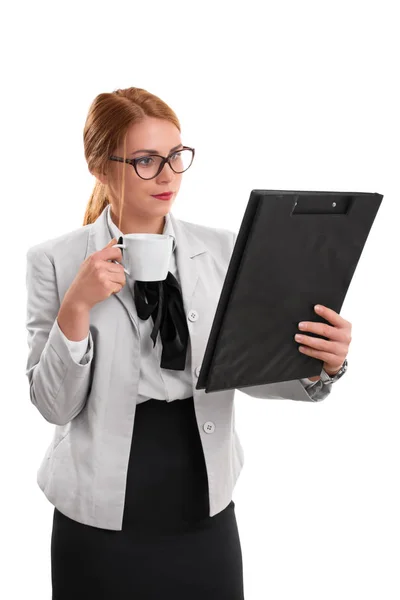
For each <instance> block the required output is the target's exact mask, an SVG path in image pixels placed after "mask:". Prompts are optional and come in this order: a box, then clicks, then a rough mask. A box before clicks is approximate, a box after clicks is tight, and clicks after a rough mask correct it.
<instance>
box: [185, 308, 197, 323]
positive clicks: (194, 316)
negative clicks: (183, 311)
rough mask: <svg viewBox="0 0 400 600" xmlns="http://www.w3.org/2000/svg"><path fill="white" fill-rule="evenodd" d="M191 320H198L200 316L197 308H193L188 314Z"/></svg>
mask: <svg viewBox="0 0 400 600" xmlns="http://www.w3.org/2000/svg"><path fill="white" fill-rule="evenodd" d="M188 318H189V321H197V319H198V318H199V313H198V312H197V310H194V309H192V310H191V311H190V312H189V314H188Z"/></svg>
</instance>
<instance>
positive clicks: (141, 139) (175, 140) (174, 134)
mask: <svg viewBox="0 0 400 600" xmlns="http://www.w3.org/2000/svg"><path fill="white" fill-rule="evenodd" d="M178 144H181V134H180V131H179V129H178V128H177V127H176V126H175V125H174V124H173V123H171V121H167V120H166V119H156V118H153V117H146V118H145V119H143V120H142V121H140V122H139V123H135V124H134V125H132V126H131V127H130V128H129V129H128V132H127V137H126V149H127V152H128V153H132V152H135V150H139V149H142V148H149V149H152V150H157V151H159V152H161V153H163V152H164V153H168V152H169V151H170V150H171V148H173V147H174V146H177V145H178Z"/></svg>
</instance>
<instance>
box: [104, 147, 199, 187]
mask: <svg viewBox="0 0 400 600" xmlns="http://www.w3.org/2000/svg"><path fill="white" fill-rule="evenodd" d="M181 150H191V152H192V160H191V161H190V164H189V167H191V166H192V163H193V159H194V155H195V149H194V148H190V147H189V146H182V148H179V150H174V151H173V152H171V153H170V154H168V156H160V154H143V156H137V157H135V158H125V160H124V159H123V157H122V156H114V155H111V156H109V157H108V160H115V161H118V162H125V163H128V164H129V165H132V166H133V168H134V169H135V172H136V174H137V175H138V177H140V179H144V180H145V181H149V180H150V179H154V177H157V176H158V175H159V174H160V173H161V171H162V170H163V168H164V165H165V163H166V162H167V163H168V164H169V166H170V167H171V169H172V170H173V172H174V173H178V174H179V173H185V171H187V170H188V169H189V167H186V169H185V170H184V171H175V169H174V168H173V166H172V165H171V163H170V162H169V161H170V158H171V156H173V155H174V154H176V153H177V152H180V151H181ZM151 156H157V157H158V158H161V159H162V160H161V163H160V166H159V169H158V171H157V173H156V174H155V175H153V177H142V176H141V175H139V173H138V170H137V168H136V163H137V162H138V161H139V160H142V159H143V158H150V157H151Z"/></svg>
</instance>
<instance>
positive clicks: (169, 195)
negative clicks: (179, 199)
mask: <svg viewBox="0 0 400 600" xmlns="http://www.w3.org/2000/svg"><path fill="white" fill-rule="evenodd" d="M172 196H173V192H169V193H168V194H157V195H155V194H154V195H153V198H159V199H160V200H169V199H170V198H171V197H172Z"/></svg>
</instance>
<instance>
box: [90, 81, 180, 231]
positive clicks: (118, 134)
mask: <svg viewBox="0 0 400 600" xmlns="http://www.w3.org/2000/svg"><path fill="white" fill-rule="evenodd" d="M146 116H149V117H156V118H159V119H166V120H168V121H171V122H172V123H173V124H174V125H175V126H176V127H177V128H178V130H179V132H180V131H181V126H180V123H179V120H178V117H177V116H176V114H175V113H174V111H173V110H172V109H171V108H170V107H169V106H168V105H167V104H166V103H165V102H164V101H163V100H161V99H160V98H158V96H155V95H154V94H151V93H150V92H148V91H147V90H144V89H142V88H134V87H131V88H126V89H118V90H114V91H113V92H111V93H102V94H99V95H98V96H96V98H95V99H94V100H93V102H92V104H91V105H90V108H89V112H88V115H87V118H86V122H85V127H84V130H83V145H84V152H85V158H86V162H87V165H88V168H89V171H90V172H92V173H94V172H98V173H104V169H105V167H106V164H107V162H108V158H109V156H111V154H112V153H113V152H114V150H115V148H117V146H119V143H120V140H121V139H122V138H123V143H124V155H123V157H124V159H125V158H126V135H127V131H128V129H129V127H131V126H132V125H133V124H135V123H139V122H140V121H142V120H143V118H145V117H146ZM122 165H123V166H125V165H124V164H123V163H122ZM124 193H125V168H123V169H122V197H121V198H120V214H119V228H121V218H122V208H123V203H124ZM109 203H110V202H109V198H108V196H107V186H106V185H105V184H103V183H101V182H100V181H99V180H97V181H96V183H95V186H94V188H93V192H92V195H91V196H90V199H89V202H88V204H87V206H86V211H85V216H84V219H83V225H89V224H90V223H93V222H94V221H95V220H96V219H97V217H98V216H99V215H100V214H101V213H102V212H103V210H104V209H105V207H106V206H107V204H109Z"/></svg>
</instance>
